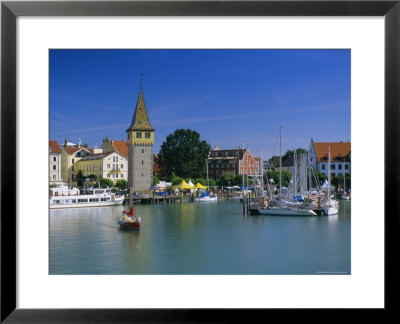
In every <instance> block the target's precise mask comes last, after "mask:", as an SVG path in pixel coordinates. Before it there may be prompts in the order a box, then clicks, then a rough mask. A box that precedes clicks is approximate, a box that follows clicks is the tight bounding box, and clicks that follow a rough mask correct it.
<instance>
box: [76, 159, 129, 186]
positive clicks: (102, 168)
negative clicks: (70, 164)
mask: <svg viewBox="0 0 400 324" xmlns="http://www.w3.org/2000/svg"><path fill="white" fill-rule="evenodd" d="M76 169H77V171H78V172H79V170H81V171H82V173H83V175H84V176H89V175H92V174H94V175H95V176H96V177H97V179H99V178H105V179H110V180H112V181H113V182H114V183H115V182H116V181H118V180H121V179H123V180H127V181H128V158H127V157H125V156H123V155H122V154H120V153H119V152H116V151H115V152H107V153H99V154H91V155H87V156H85V157H82V158H81V159H80V160H79V161H78V162H77V163H76Z"/></svg>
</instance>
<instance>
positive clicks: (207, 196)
mask: <svg viewBox="0 0 400 324" xmlns="http://www.w3.org/2000/svg"><path fill="white" fill-rule="evenodd" d="M195 201H196V202H217V201H218V197H217V195H210V193H209V192H207V193H205V194H202V195H200V197H197V198H195Z"/></svg>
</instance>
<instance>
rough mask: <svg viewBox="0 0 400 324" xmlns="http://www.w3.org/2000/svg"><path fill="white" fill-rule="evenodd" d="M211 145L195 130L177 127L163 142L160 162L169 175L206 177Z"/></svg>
mask: <svg viewBox="0 0 400 324" xmlns="http://www.w3.org/2000/svg"><path fill="white" fill-rule="evenodd" d="M209 151H210V145H209V144H207V142H206V141H205V140H200V134H199V133H198V132H196V131H195V130H190V129H177V130H175V132H174V133H173V134H169V135H168V136H167V138H166V140H165V141H164V142H163V143H162V145H161V149H160V153H159V157H160V164H161V166H162V167H164V169H165V173H166V174H167V175H169V174H173V173H175V174H176V175H179V176H181V177H183V178H199V177H204V176H205V173H206V165H205V163H206V159H207V157H208V153H209Z"/></svg>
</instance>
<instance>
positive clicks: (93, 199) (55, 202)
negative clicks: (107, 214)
mask: <svg viewBox="0 0 400 324" xmlns="http://www.w3.org/2000/svg"><path fill="white" fill-rule="evenodd" d="M87 191H88V194H85V195H79V194H77V195H72V194H69V195H61V196H59V195H57V196H51V197H50V209H59V208H84V207H103V206H118V205H122V203H123V201H124V197H123V196H117V195H115V194H114V193H112V192H111V189H109V188H107V189H103V188H91V189H88V190H87Z"/></svg>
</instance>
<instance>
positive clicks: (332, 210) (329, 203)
mask: <svg viewBox="0 0 400 324" xmlns="http://www.w3.org/2000/svg"><path fill="white" fill-rule="evenodd" d="M326 195H327V199H326V202H325V203H324V204H323V206H322V209H323V211H324V214H325V215H328V216H329V215H337V213H338V207H339V206H338V201H337V200H335V199H331V147H330V146H328V187H327V190H326Z"/></svg>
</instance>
